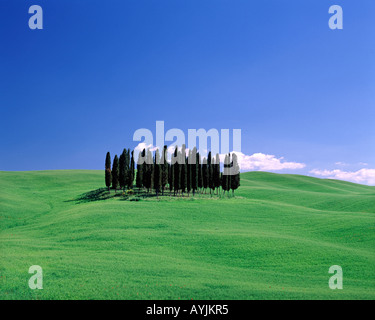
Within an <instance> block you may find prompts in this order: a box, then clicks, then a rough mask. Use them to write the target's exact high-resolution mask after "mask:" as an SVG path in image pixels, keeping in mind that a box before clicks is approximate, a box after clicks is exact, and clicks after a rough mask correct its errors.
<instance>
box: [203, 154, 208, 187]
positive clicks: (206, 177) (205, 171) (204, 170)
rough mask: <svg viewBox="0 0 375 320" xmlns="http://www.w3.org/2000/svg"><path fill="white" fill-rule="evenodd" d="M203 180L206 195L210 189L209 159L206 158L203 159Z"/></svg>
mask: <svg viewBox="0 0 375 320" xmlns="http://www.w3.org/2000/svg"><path fill="white" fill-rule="evenodd" d="M202 176H203V177H202V178H203V188H204V193H206V192H207V188H208V179H209V177H208V165H207V159H206V158H203V161H202Z"/></svg>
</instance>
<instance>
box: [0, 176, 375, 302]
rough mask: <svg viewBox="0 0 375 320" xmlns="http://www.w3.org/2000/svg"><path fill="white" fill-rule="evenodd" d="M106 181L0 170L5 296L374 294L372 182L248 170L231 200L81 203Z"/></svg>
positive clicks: (0, 278)
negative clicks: (38, 275) (34, 271)
mask: <svg viewBox="0 0 375 320" xmlns="http://www.w3.org/2000/svg"><path fill="white" fill-rule="evenodd" d="M103 185H104V170H103V171H84V170H82V171H79V170H76V171H75V170H63V171H36V172H0V225H1V228H0V241H1V244H0V259H1V262H0V297H1V299H176V300H177V299H189V300H190V299H194V300H196V299H374V298H375V187H369V186H363V185H356V184H352V183H348V182H343V181H335V180H321V179H316V178H311V177H305V176H298V175H279V174H272V173H262V172H252V173H244V174H242V175H241V187H240V189H239V190H238V191H237V192H236V197H235V198H229V199H228V198H224V199H219V198H216V197H214V198H212V199H211V198H207V197H199V196H197V197H195V198H194V199H193V198H192V197H190V198H177V199H175V198H171V199H170V197H169V196H167V197H163V198H160V199H159V200H158V199H156V198H148V199H145V200H142V201H124V200H123V199H122V198H121V197H115V198H111V199H107V200H95V199H91V200H93V201H88V200H90V199H86V200H85V199H84V198H82V195H83V194H84V193H86V192H89V191H92V190H95V189H98V188H100V187H103ZM112 192H113V191H112ZM31 265H40V266H41V267H42V268H43V280H44V281H43V286H44V288H43V289H42V290H31V289H30V288H29V287H28V280H29V278H30V276H31V274H29V273H28V269H29V267H30V266H31ZM331 265H340V266H341V267H342V268H343V274H344V288H343V290H331V289H329V287H328V280H329V277H330V276H331V275H330V274H329V273H328V269H329V267H330V266H331Z"/></svg>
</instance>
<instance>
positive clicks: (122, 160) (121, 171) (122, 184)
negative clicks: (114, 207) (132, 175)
mask: <svg viewBox="0 0 375 320" xmlns="http://www.w3.org/2000/svg"><path fill="white" fill-rule="evenodd" d="M125 158H126V149H124V151H123V152H122V154H121V155H120V159H119V174H118V180H119V185H120V188H121V189H124V190H125V186H126V180H125V175H126V173H125V170H126V169H125V166H126V164H125V161H126V160H125Z"/></svg>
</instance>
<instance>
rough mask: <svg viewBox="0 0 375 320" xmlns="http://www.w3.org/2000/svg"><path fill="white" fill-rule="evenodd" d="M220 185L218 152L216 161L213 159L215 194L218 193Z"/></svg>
mask: <svg viewBox="0 0 375 320" xmlns="http://www.w3.org/2000/svg"><path fill="white" fill-rule="evenodd" d="M220 186H221V181H220V157H219V154H218V153H217V154H216V161H215V187H216V188H217V194H219V191H220Z"/></svg>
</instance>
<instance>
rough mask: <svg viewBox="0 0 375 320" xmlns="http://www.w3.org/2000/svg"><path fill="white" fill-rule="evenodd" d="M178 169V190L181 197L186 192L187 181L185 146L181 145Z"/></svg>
mask: <svg viewBox="0 0 375 320" xmlns="http://www.w3.org/2000/svg"><path fill="white" fill-rule="evenodd" d="M179 163H180V168H181V182H180V188H181V193H182V195H183V194H184V192H185V190H186V180H187V168H186V146H185V145H184V144H183V145H182V148H181V154H180V161H179Z"/></svg>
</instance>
